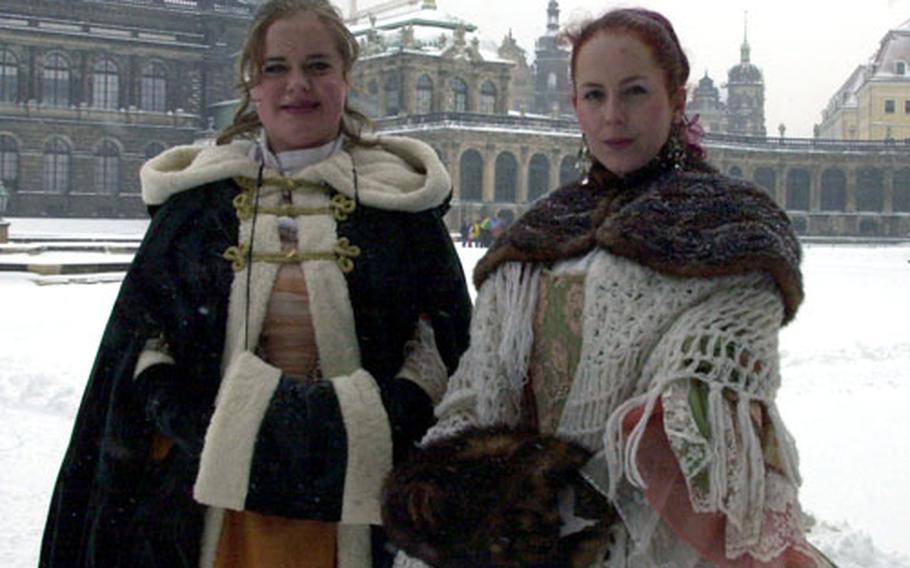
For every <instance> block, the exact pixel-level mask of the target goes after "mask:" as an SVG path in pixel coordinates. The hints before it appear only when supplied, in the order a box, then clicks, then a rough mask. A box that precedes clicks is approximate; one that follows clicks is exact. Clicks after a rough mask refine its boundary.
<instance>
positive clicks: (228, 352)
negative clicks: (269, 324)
mask: <svg viewBox="0 0 910 568" xmlns="http://www.w3.org/2000/svg"><path fill="white" fill-rule="evenodd" d="M251 232H252V222H251V221H250V220H247V221H243V222H242V223H241V224H240V235H239V237H238V242H240V243H249V242H250V234H251ZM255 238H256V242H255V243H254V244H253V251H254V252H256V253H277V252H280V251H281V238H280V237H279V235H278V221H277V219H276V218H275V216H274V215H260V216H259V218H258V219H257V220H256V235H255ZM225 262H227V261H225ZM279 268H280V266H279V265H278V264H275V263H271V262H254V263H253V264H252V269H251V268H250V267H249V266H247V267H245V268H244V269H243V270H242V271H240V272H235V273H234V281H233V282H232V283H231V297H230V300H229V302H228V319H227V333H226V337H225V343H224V355H223V357H222V361H221V365H222V369H226V368H227V366H228V365H229V364H230V362H231V361H233V360H234V358H235V357H236V356H237V355H238V354H239V353H241V352H242V351H245V350H248V349H253V348H254V347H255V346H256V345H257V344H258V343H259V334H260V333H261V332H262V324H263V322H264V321H265V315H266V311H267V310H268V302H269V298H270V297H271V295H272V287H273V286H274V285H275V277H276V276H277V275H278V269H279ZM249 270H252V273H251V274H249V275H248V274H247V271H249ZM248 276H249V282H250V294H249V302H250V306H249V312H247V277H248ZM247 313H249V345H247V344H246V343H247V337H246V334H247V329H246V327H247V321H246V320H247ZM219 396H220V394H219Z"/></svg>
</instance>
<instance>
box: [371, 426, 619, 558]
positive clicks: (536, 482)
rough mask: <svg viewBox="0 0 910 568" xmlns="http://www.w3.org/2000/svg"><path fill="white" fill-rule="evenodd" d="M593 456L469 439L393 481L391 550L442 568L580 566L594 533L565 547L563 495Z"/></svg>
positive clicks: (554, 442) (410, 466) (561, 447)
mask: <svg viewBox="0 0 910 568" xmlns="http://www.w3.org/2000/svg"><path fill="white" fill-rule="evenodd" d="M589 457H590V453H589V452H588V451H587V450H586V449H584V448H582V447H581V446H578V445H576V444H573V443H570V442H565V441H563V440H559V439H557V438H555V437H551V436H540V435H538V434H536V433H532V432H521V431H514V430H509V429H505V428H501V427H494V428H486V429H470V430H466V431H464V432H461V433H459V434H458V435H457V436H455V437H453V438H448V439H441V440H437V441H436V442H434V443H432V444H430V445H428V446H427V447H425V448H423V449H422V450H420V451H418V452H417V453H416V454H415V456H414V457H413V459H412V460H411V461H409V462H407V463H405V464H404V465H402V466H401V467H398V468H396V469H395V470H394V471H393V472H392V475H391V476H390V478H389V480H388V481H387V483H386V488H385V493H384V496H383V497H384V500H383V510H382V514H383V523H384V525H385V528H386V531H387V533H388V536H389V538H390V540H391V541H392V543H393V544H395V545H396V546H398V547H399V548H401V549H402V550H403V551H405V552H406V553H408V554H409V555H410V556H413V557H416V558H419V559H421V560H423V561H424V562H427V563H429V564H430V565H432V566H436V567H437V568H455V567H464V568H467V567H486V568H493V567H496V568H519V567H534V568H544V567H547V568H556V567H560V568H565V567H567V566H573V565H575V564H573V563H572V562H573V560H572V559H573V558H574V557H575V550H574V548H573V547H575V546H577V545H580V544H585V545H587V544H588V540H589V539H588V537H590V536H591V533H590V531H588V532H586V533H585V534H584V535H581V534H576V535H575V536H573V537H572V538H567V539H560V527H561V524H562V521H561V518H560V514H559V502H558V501H559V492H560V490H561V489H562V488H565V487H566V486H568V485H569V484H570V483H575V482H578V481H579V480H580V476H579V475H578V470H579V468H580V467H581V466H582V465H584V463H585V462H586V461H587V460H588V459H589ZM600 532H604V531H602V530H601V531H600ZM598 534H600V533H598Z"/></svg>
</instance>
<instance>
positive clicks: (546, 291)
mask: <svg viewBox="0 0 910 568" xmlns="http://www.w3.org/2000/svg"><path fill="white" fill-rule="evenodd" d="M568 38H569V40H570V42H571V44H572V61H571V72H572V79H573V92H572V97H573V99H572V100H573V104H574V107H575V111H576V114H577V116H578V122H579V125H580V127H581V130H582V132H583V134H584V144H585V145H586V150H587V153H588V154H589V156H590V164H589V166H588V168H587V171H586V175H585V177H584V179H583V180H582V181H580V182H578V183H572V184H569V185H568V186H565V187H562V188H560V189H558V190H556V191H554V192H552V193H551V194H550V195H549V196H548V197H547V198H546V199H543V200H541V201H540V202H539V203H538V204H536V205H535V206H534V207H533V208H532V209H531V210H530V211H529V212H528V213H527V214H525V215H524V216H523V217H522V218H521V219H520V220H519V221H518V222H517V223H516V224H515V225H513V226H512V227H511V228H510V229H509V230H508V231H507V232H506V233H505V235H504V236H503V237H501V238H500V239H499V240H498V241H497V242H496V244H495V245H494V246H493V248H491V249H490V251H489V252H488V253H487V254H486V256H485V257H484V258H483V259H482V260H481V261H480V263H479V264H478V265H477V268H476V270H475V273H474V281H475V284H476V285H477V288H478V290H479V295H478V298H477V303H476V306H475V311H474V315H473V321H472V329H471V343H470V348H469V350H468V351H467V352H466V353H465V355H464V356H463V357H462V360H461V363H460V366H459V368H458V370H457V371H456V373H455V375H454V376H453V378H452V381H451V382H450V383H449V389H448V392H447V393H446V395H445V397H444V398H443V400H442V403H441V404H440V405H439V406H438V407H437V415H438V416H439V417H440V421H439V423H438V424H437V425H436V426H435V427H434V429H432V430H431V432H430V434H429V435H428V438H427V440H426V441H425V445H426V446H427V449H426V452H428V453H429V454H428V455H432V456H433V461H432V462H431V461H428V460H421V458H420V457H418V458H417V459H416V460H415V461H414V462H411V464H410V465H405V466H404V468H402V469H400V470H396V472H395V475H393V477H392V479H391V482H390V484H389V486H388V492H387V496H386V506H385V515H386V520H387V525H388V530H390V531H391V532H392V534H394V535H395V540H396V541H398V542H399V543H401V544H402V545H403V548H404V549H405V550H407V551H408V552H410V553H412V554H414V555H417V556H420V557H422V558H424V559H427V560H430V561H431V562H432V563H434V564H435V565H437V566H459V565H469V564H470V565H475V564H476V565H490V566H516V567H517V566H569V565H571V566H582V565H584V566H587V565H588V564H591V563H593V564H594V565H598V566H601V565H602V566H622V567H631V566H636V567H638V566H641V567H645V566H647V567H657V566H668V567H669V566H673V567H675V568H680V567H684V568H686V567H688V568H691V567H696V566H699V567H700V566H724V567H742V568H745V567H755V568H758V567H771V566H817V565H824V562H825V560H824V559H823V558H822V557H821V555H820V554H818V553H817V552H816V551H815V550H814V549H813V547H812V546H811V545H809V544H808V543H807V541H806V538H805V532H804V527H803V517H802V514H801V512H800V506H799V503H798V501H797V486H798V485H799V481H800V480H799V475H798V472H797V453H796V447H795V444H794V442H793V440H792V439H791V437H790V435H789V434H788V432H787V429H786V428H785V426H784V423H783V421H782V420H781V417H780V415H779V413H778V410H777V406H776V404H775V396H776V393H777V390H778V387H779V385H780V374H779V356H778V342H777V340H778V332H779V329H780V328H781V326H782V325H784V324H786V323H787V322H789V321H791V320H792V319H793V318H794V316H795V315H796V313H797V309H798V307H799V305H800V302H801V300H802V284H801V275H800V267H799V264H800V248H799V243H798V241H797V239H796V236H795V234H794V232H793V230H792V228H791V226H790V222H789V220H788V218H787V216H786V215H785V214H784V212H783V211H781V210H780V209H779V208H778V207H777V206H776V205H775V203H774V202H773V201H772V200H771V198H769V197H768V196H767V195H766V194H765V193H764V192H763V191H761V190H760V189H758V188H757V187H755V186H754V185H752V184H750V183H748V182H744V181H742V180H735V179H731V178H728V177H726V176H724V175H722V174H720V173H718V172H717V171H716V170H715V169H714V168H712V167H711V166H709V165H708V164H707V163H706V162H705V156H704V152H703V150H702V148H701V147H700V146H699V144H698V137H697V128H696V127H695V126H694V125H693V124H692V123H691V122H690V121H689V119H687V117H686V115H685V101H686V91H685V86H686V81H687V79H688V77H689V65H688V62H687V59H686V56H685V54H684V53H683V51H682V49H681V47H680V44H679V40H678V39H677V36H676V34H675V32H674V30H673V27H672V26H671V24H670V22H669V21H668V20H667V19H666V18H664V17H663V16H662V15H660V14H657V13H655V12H651V11H648V10H642V9H618V10H614V11H611V12H608V13H607V14H605V15H604V16H602V17H601V18H599V19H597V20H594V21H591V22H588V23H586V24H584V25H583V26H581V27H580V28H579V29H577V30H576V31H573V32H571V33H569V34H568ZM492 425H498V426H497V428H496V429H494V430H492V431H491V430H489V429H484V427H488V426H492ZM502 425H506V426H507V427H509V428H513V429H515V430H516V432H517V433H516V434H515V438H512V439H510V438H509V435H508V433H507V432H504V431H503V430H502ZM522 430H523V431H522ZM528 430H530V431H533V432H536V433H537V434H538V435H540V436H543V437H541V438H539V439H538V440H537V441H535V438H534V437H531V438H528V437H527V431H528ZM535 444H536V445H535ZM561 444H564V445H561ZM484 448H485V450H484ZM578 449H581V450H583V451H584V455H586V456H590V459H587V458H586V459H585V460H584V461H585V465H584V466H583V467H580V468H579V467H577V463H578V461H579V460H578V453H577V452H576V451H574V450H578ZM535 452H540V453H541V454H542V455H541V456H538V457H534V453H535ZM547 453H550V454H551V456H552V457H551V458H547V457H546V454H547ZM477 460H480V461H481V462H482V461H483V460H487V462H485V463H486V467H488V469H490V470H491V471H497V472H498V473H497V474H496V475H495V476H494V478H492V479H491V478H490V476H487V477H484V476H481V475H479V474H477V473H476V466H477V464H478V463H479V462H478V461H477ZM437 464H438V465H437ZM510 464H514V466H515V467H512V466H511V465H510ZM519 464H521V465H519ZM527 464H538V467H537V469H538V471H533V470H534V469H535V468H534V467H531V466H528V465H527ZM518 467H520V469H521V470H520V471H516V469H517V468H518ZM579 476H580V478H582V479H584V483H583V484H582V485H583V486H584V487H586V488H587V490H588V491H587V493H584V495H587V497H583V498H575V496H579V495H582V494H583V493H580V491H581V490H582V488H581V487H580V486H579V484H578V477H579ZM528 480H531V481H528ZM471 487H474V490H473V491H471V489H470V488H471ZM490 488H492V489H490ZM516 488H519V489H518V490H516ZM570 488H571V490H570ZM591 489H593V490H596V493H591ZM593 494H599V495H601V498H602V500H603V504H602V505H603V506H602V507H594V508H593V509H594V510H599V511H600V512H599V513H594V515H593V516H594V518H591V514H590V511H589V512H588V513H584V510H585V509H592V507H591V505H592V504H593V502H594V501H596V500H597V499H592V498H591V497H590V496H591V495H593ZM484 495H497V496H498V499H492V498H491V499H490V500H489V502H488V506H484V507H472V505H473V503H471V502H470V501H471V499H474V498H475V497H474V496H477V497H476V498H477V499H483V498H485V497H484ZM459 499H460V500H459ZM573 503H574V506H573ZM604 508H605V509H606V510H607V512H604ZM446 515H448V518H449V519H450V520H451V519H455V522H445V520H444V517H445V516H446ZM464 517H470V518H468V519H467V520H465V518H464ZM510 519H511V520H510ZM580 519H581V520H580ZM598 525H599V526H600V528H601V530H600V531H599V532H598V531H592V528H593V527H597V526H598ZM452 526H458V527H461V529H459V530H451V527H452ZM586 531H587V532H588V534H587V537H584V536H585V532H586ZM573 534H575V535H581V536H583V537H584V538H580V539H577V540H576V541H575V544H574V545H572V546H570V547H569V548H568V549H567V547H566V543H569V542H570V541H571V539H572V538H573V537H572V535H573ZM560 537H562V538H560ZM588 537H590V538H588ZM466 561H468V563H467V564H466ZM407 562H409V560H408V559H406V558H404V557H403V556H402V557H401V558H400V560H399V565H401V566H404V565H407ZM471 563H473V564H471Z"/></svg>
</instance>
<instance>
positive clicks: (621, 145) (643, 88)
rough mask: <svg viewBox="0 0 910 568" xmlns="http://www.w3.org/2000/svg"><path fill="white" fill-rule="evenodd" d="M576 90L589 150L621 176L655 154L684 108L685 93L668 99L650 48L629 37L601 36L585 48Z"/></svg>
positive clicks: (574, 99) (575, 99)
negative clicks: (675, 118)
mask: <svg viewBox="0 0 910 568" xmlns="http://www.w3.org/2000/svg"><path fill="white" fill-rule="evenodd" d="M573 88H574V90H573V93H572V103H573V105H574V106H575V113H576V114H577V115H578V124H579V126H580V127H581V130H582V132H584V134H585V139H586V141H587V144H588V149H589V150H590V152H591V154H592V155H593V156H594V157H595V158H596V159H597V161H599V162H600V163H601V164H603V166H604V167H606V168H607V169H608V170H610V171H611V172H613V173H614V174H616V175H618V176H624V175H626V174H628V173H630V172H633V171H635V170H637V169H639V168H641V167H642V166H644V165H645V164H647V163H648V162H649V161H650V160H651V159H652V158H653V157H654V156H656V155H657V153H658V152H659V151H660V149H661V147H662V146H663V145H664V142H666V140H667V137H668V136H669V134H670V126H671V124H672V123H673V120H674V117H675V116H678V115H679V114H681V113H682V111H683V109H684V106H685V90H684V89H683V88H680V89H679V91H678V92H676V93H673V94H672V95H671V94H668V92H667V87H666V81H665V79H664V71H663V69H661V67H660V66H659V65H658V64H657V61H656V60H655V59H654V56H653V55H652V53H651V49H650V48H648V46H647V45H646V44H645V43H643V42H642V41H641V40H640V39H638V37H637V36H636V35H634V34H632V33H629V32H614V31H603V32H600V33H598V34H596V35H594V36H593V37H592V38H591V39H590V40H588V41H587V43H585V44H584V45H582V47H581V51H579V53H578V56H577V59H576V63H575V82H574V87H573Z"/></svg>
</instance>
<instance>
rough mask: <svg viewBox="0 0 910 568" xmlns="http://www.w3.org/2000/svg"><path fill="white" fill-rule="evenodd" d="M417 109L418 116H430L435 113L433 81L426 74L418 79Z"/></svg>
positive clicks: (415, 110)
mask: <svg viewBox="0 0 910 568" xmlns="http://www.w3.org/2000/svg"><path fill="white" fill-rule="evenodd" d="M416 103H417V107H416V108H415V109H414V112H415V113H416V114H429V113H431V112H433V80H432V79H430V76H429V75H427V74H426V73H423V74H422V75H421V76H420V77H419V78H418V79H417V100H416Z"/></svg>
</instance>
